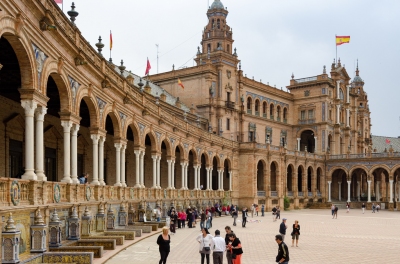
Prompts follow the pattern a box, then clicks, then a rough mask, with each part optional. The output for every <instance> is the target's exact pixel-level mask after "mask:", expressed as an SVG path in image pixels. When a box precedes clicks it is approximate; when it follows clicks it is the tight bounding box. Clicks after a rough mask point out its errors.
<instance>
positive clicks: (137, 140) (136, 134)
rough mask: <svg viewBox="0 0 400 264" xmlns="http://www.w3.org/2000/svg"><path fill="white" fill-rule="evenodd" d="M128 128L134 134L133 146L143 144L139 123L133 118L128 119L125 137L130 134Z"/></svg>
mask: <svg viewBox="0 0 400 264" xmlns="http://www.w3.org/2000/svg"><path fill="white" fill-rule="evenodd" d="M128 128H130V129H131V130H132V133H133V144H134V145H135V146H140V145H141V144H142V141H141V138H140V132H139V131H140V130H139V127H138V125H137V123H136V122H135V121H134V120H133V119H131V118H127V120H126V125H125V127H124V131H123V135H126V134H127V133H128Z"/></svg>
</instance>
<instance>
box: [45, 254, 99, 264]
mask: <svg viewBox="0 0 400 264" xmlns="http://www.w3.org/2000/svg"><path fill="white" fill-rule="evenodd" d="M93 256H94V254H93V252H80V253H78V252H54V253H52V252H45V253H43V255H42V262H43V263H70V264H73V263H79V264H92V263H93Z"/></svg>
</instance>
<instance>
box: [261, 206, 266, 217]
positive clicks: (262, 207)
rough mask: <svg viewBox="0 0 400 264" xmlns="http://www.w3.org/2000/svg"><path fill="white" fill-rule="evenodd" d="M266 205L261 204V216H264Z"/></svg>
mask: <svg viewBox="0 0 400 264" xmlns="http://www.w3.org/2000/svg"><path fill="white" fill-rule="evenodd" d="M264 211H265V206H264V205H261V216H264Z"/></svg>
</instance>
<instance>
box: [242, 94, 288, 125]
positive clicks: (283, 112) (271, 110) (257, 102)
mask: <svg viewBox="0 0 400 264" xmlns="http://www.w3.org/2000/svg"><path fill="white" fill-rule="evenodd" d="M247 110H248V111H251V112H253V99H252V98H251V97H247ZM260 110H261V111H260ZM254 113H255V115H259V114H260V113H261V114H263V115H264V116H265V117H268V103H267V102H266V101H263V102H262V105H261V104H260V100H259V99H256V100H255V101H254ZM269 114H270V117H271V118H273V117H274V116H275V105H274V104H273V103H270V104H269ZM276 117H277V119H280V118H281V117H283V119H285V120H286V119H287V118H288V109H287V108H286V107H283V110H282V108H281V106H280V105H277V106H276Z"/></svg>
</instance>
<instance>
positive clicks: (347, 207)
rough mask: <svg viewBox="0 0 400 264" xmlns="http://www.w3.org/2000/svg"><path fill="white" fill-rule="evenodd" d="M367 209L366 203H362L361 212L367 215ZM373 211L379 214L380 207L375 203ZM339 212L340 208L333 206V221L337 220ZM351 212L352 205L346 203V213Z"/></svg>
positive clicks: (372, 207)
mask: <svg viewBox="0 0 400 264" xmlns="http://www.w3.org/2000/svg"><path fill="white" fill-rule="evenodd" d="M365 208H366V206H365V203H362V204H361V210H362V213H363V214H364V213H365ZM371 209H372V213H375V211H377V212H378V213H379V209H380V206H379V204H376V205H375V203H372V206H371ZM338 210H339V208H338V207H337V205H334V204H332V205H331V213H332V219H337V213H338ZM349 212H350V203H349V202H347V203H346V213H349Z"/></svg>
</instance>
